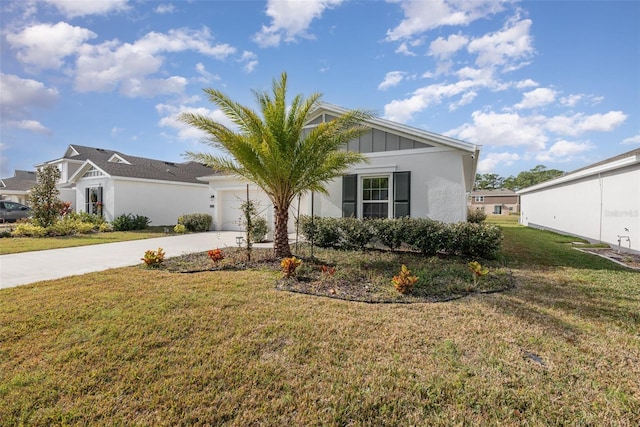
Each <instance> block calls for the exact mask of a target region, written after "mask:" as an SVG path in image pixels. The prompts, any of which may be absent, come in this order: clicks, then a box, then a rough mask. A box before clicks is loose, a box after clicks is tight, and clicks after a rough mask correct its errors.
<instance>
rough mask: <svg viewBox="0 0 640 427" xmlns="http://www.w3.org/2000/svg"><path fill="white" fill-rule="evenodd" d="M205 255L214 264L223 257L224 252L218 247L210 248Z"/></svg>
mask: <svg viewBox="0 0 640 427" xmlns="http://www.w3.org/2000/svg"><path fill="white" fill-rule="evenodd" d="M207 255H208V256H209V258H210V259H211V261H212V262H213V264H214V265H218V263H219V262H220V261H222V260H223V259H224V253H223V252H222V250H221V249H220V248H216V249H212V250H210V251H209V252H207Z"/></svg>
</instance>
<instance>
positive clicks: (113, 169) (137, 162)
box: [64, 144, 215, 184]
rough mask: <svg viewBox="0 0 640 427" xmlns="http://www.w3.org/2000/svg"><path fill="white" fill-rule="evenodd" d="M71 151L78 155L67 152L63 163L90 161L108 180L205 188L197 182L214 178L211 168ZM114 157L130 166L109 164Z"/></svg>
mask: <svg viewBox="0 0 640 427" xmlns="http://www.w3.org/2000/svg"><path fill="white" fill-rule="evenodd" d="M70 147H72V148H73V149H74V150H75V151H76V152H77V153H78V154H77V155H69V152H70V151H71V150H67V153H65V156H64V158H65V159H73V160H90V161H91V162H92V163H94V164H95V165H96V166H97V167H98V168H100V169H102V170H103V171H104V172H106V173H107V174H109V175H111V176H117V177H126V178H139V179H153V180H160V181H176V182H190V183H197V184H204V183H203V182H202V181H198V180H197V178H198V177H202V176H206V175H213V174H215V171H214V170H213V169H211V168H210V167H207V166H204V165H202V164H200V163H196V162H183V163H173V162H166V161H163V160H155V159H148V158H145V157H136V156H129V155H127V154H123V153H120V152H118V151H113V150H106V149H102V148H94V147H85V146H82V145H75V144H72V145H70ZM114 155H117V156H119V157H121V158H122V159H123V160H125V161H126V162H128V163H130V164H127V163H117V162H113V161H111V162H110V161H109V159H111V158H112V157H113V156H114Z"/></svg>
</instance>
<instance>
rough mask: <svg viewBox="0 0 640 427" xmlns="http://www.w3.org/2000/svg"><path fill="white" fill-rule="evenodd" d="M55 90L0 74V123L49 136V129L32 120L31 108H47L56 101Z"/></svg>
mask: <svg viewBox="0 0 640 427" xmlns="http://www.w3.org/2000/svg"><path fill="white" fill-rule="evenodd" d="M58 97H59V93H58V91H57V89H54V88H47V87H45V85H43V84H42V83H40V82H38V81H35V80H31V79H23V78H21V77H18V76H15V75H12V74H1V73H0V123H2V126H8V127H17V128H20V129H25V130H29V131H32V132H36V133H44V134H49V133H50V131H49V129H48V128H47V127H46V126H44V125H42V124H41V123H39V122H37V121H35V120H32V119H31V115H32V109H33V108H49V107H52V106H53V105H54V104H55V103H56V102H57V100H58Z"/></svg>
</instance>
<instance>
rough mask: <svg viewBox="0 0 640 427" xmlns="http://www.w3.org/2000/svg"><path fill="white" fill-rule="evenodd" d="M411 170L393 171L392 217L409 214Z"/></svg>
mask: <svg viewBox="0 0 640 427" xmlns="http://www.w3.org/2000/svg"><path fill="white" fill-rule="evenodd" d="M410 202H411V172H408V171H407V172H394V173H393V217H394V218H402V217H403V216H411V204H410Z"/></svg>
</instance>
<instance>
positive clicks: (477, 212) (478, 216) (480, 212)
mask: <svg viewBox="0 0 640 427" xmlns="http://www.w3.org/2000/svg"><path fill="white" fill-rule="evenodd" d="M485 219H487V214H486V213H484V209H480V208H476V209H471V208H468V209H467V222H473V223H476V224H479V223H481V222H483V221H484V220H485Z"/></svg>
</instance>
